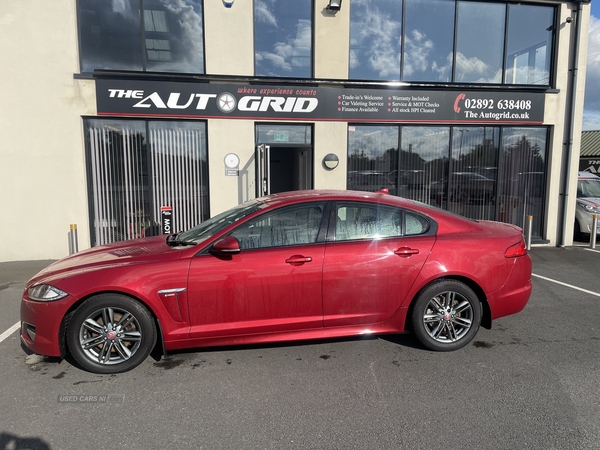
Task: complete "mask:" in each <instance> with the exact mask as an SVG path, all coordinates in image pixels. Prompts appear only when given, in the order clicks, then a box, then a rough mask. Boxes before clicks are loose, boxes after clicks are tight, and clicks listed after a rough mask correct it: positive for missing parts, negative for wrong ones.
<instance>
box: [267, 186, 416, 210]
mask: <svg viewBox="0 0 600 450" xmlns="http://www.w3.org/2000/svg"><path fill="white" fill-rule="evenodd" d="M258 200H259V201H260V202H262V203H264V204H267V205H276V204H283V203H295V202H304V201H311V200H343V201H365V200H367V201H375V202H380V203H387V204H390V205H396V206H401V207H411V208H414V207H415V205H416V203H415V202H414V201H413V200H409V199H406V198H402V197H396V196H394V195H389V194H387V193H385V192H383V191H379V192H367V191H352V190H341V189H340V190H336V189H314V190H306V191H289V192H281V193H278V194H271V195H268V196H265V197H261V198H259V199H258Z"/></svg>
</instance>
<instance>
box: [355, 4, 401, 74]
mask: <svg viewBox="0 0 600 450" xmlns="http://www.w3.org/2000/svg"><path fill="white" fill-rule="evenodd" d="M401 26H402V24H401V23H400V22H399V21H394V20H391V19H390V18H389V17H388V15H387V14H386V13H385V12H380V11H379V10H378V9H376V8H374V9H372V10H371V9H367V10H366V11H365V13H364V16H363V20H362V24H361V27H360V31H359V32H358V33H356V35H354V36H353V38H354V39H356V41H355V42H353V44H359V45H360V44H362V43H364V42H368V43H369V45H370V47H369V50H368V51H369V58H368V65H369V67H370V68H371V69H373V70H375V71H377V72H378V73H379V76H381V77H384V78H390V77H391V78H398V76H399V74H400V54H399V51H398V50H399V48H400V42H399V39H400V28H401ZM350 64H351V67H357V66H358V65H359V64H360V62H359V59H358V58H357V57H356V55H355V54H354V55H351V56H350Z"/></svg>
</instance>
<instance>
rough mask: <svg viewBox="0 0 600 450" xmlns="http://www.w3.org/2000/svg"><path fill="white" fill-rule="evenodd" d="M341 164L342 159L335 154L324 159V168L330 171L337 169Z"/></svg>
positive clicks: (329, 154)
mask: <svg viewBox="0 0 600 450" xmlns="http://www.w3.org/2000/svg"><path fill="white" fill-rule="evenodd" d="M339 163H340V159H339V158H338V157H337V155H335V154H333V153H328V154H327V155H325V158H323V166H325V168H326V169H329V170H333V169H335V168H336V167H337V166H338V164H339Z"/></svg>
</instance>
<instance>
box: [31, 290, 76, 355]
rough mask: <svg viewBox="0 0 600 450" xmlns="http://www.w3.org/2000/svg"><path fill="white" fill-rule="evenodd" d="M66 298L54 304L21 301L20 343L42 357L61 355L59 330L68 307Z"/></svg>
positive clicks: (67, 298) (69, 301)
mask: <svg viewBox="0 0 600 450" xmlns="http://www.w3.org/2000/svg"><path fill="white" fill-rule="evenodd" d="M72 301H73V299H70V298H69V297H68V296H67V297H65V298H63V299H61V300H58V301H55V302H36V301H33V300H30V299H29V298H27V296H26V295H24V296H23V298H22V299H21V332H20V334H21V342H22V343H23V344H24V345H25V346H26V347H27V348H28V349H30V350H31V351H33V352H35V353H37V354H38V355H43V356H64V355H62V354H61V336H60V329H61V323H62V320H63V317H64V316H65V314H66V313H67V311H68V305H69V304H71V303H72Z"/></svg>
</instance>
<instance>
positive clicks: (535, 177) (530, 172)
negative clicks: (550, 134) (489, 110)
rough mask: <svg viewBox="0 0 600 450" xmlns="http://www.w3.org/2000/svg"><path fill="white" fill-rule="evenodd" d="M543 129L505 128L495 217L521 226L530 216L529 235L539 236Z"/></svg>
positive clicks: (542, 173) (543, 187)
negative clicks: (530, 229) (530, 228)
mask: <svg viewBox="0 0 600 450" xmlns="http://www.w3.org/2000/svg"><path fill="white" fill-rule="evenodd" d="M546 139H547V131H546V129H545V128H517V127H515V128H512V127H511V128H508V127H507V128H505V129H504V130H503V133H502V149H501V151H500V164H499V177H498V184H499V188H498V209H499V213H498V220H500V221H502V222H507V223H512V224H514V225H517V226H519V227H521V228H525V219H526V217H527V216H528V215H531V216H533V224H532V226H533V236H537V237H540V236H541V235H542V225H543V224H542V217H543V214H544V198H545V187H546Z"/></svg>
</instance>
